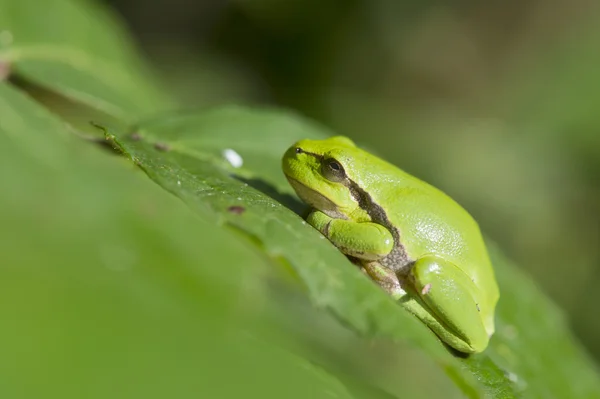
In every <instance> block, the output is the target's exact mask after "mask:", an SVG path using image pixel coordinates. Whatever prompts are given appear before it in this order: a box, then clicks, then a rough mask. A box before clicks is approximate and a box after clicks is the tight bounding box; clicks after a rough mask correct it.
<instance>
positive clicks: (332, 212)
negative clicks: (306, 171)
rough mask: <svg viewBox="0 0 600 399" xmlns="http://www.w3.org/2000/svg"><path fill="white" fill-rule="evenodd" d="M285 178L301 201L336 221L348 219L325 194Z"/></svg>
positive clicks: (291, 178)
mask: <svg viewBox="0 0 600 399" xmlns="http://www.w3.org/2000/svg"><path fill="white" fill-rule="evenodd" d="M285 177H286V178H287V179H288V181H289V182H290V185H291V186H292V188H293V189H294V191H296V194H298V196H299V197H300V199H301V200H302V201H304V202H306V203H307V204H309V205H310V206H312V207H313V208H315V209H318V210H319V211H321V212H323V213H324V214H326V215H327V216H329V217H331V218H334V219H348V217H346V215H344V214H343V213H342V212H340V210H339V207H338V206H337V205H336V204H335V203H334V202H333V201H332V200H330V199H329V198H327V197H325V196H324V195H323V194H321V193H319V192H317V191H315V190H313V189H311V188H310V187H308V186H306V185H304V184H302V183H301V182H300V181H298V180H296V179H294V178H293V177H290V176H288V175H285Z"/></svg>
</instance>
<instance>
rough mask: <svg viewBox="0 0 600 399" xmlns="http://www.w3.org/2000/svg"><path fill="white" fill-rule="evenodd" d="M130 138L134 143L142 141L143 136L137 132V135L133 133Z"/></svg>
mask: <svg viewBox="0 0 600 399" xmlns="http://www.w3.org/2000/svg"><path fill="white" fill-rule="evenodd" d="M129 138H130V139H131V140H132V141H140V140H141V139H142V135H141V134H139V133H137V132H135V133H131V135H130V136H129Z"/></svg>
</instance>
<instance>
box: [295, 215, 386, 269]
mask: <svg viewBox="0 0 600 399" xmlns="http://www.w3.org/2000/svg"><path fill="white" fill-rule="evenodd" d="M307 221H308V223H310V225H311V226H313V227H315V228H316V229H317V230H319V231H320V232H321V233H322V234H323V235H324V236H325V237H327V238H329V240H330V241H331V242H332V243H333V244H334V245H335V246H336V247H338V248H339V249H340V251H342V252H343V253H345V254H346V255H350V256H354V257H355V258H360V259H366V260H376V259H380V258H382V257H384V256H385V255H387V254H389V253H390V252H391V250H392V249H393V248H394V238H393V237H392V233H391V232H390V231H389V230H388V229H386V228H385V227H383V226H382V225H380V224H377V223H370V222H364V223H357V222H353V221H351V220H344V219H333V218H330V217H329V216H327V215H325V214H324V213H323V212H319V211H315V212H312V213H311V214H310V215H309V216H308V220H307Z"/></svg>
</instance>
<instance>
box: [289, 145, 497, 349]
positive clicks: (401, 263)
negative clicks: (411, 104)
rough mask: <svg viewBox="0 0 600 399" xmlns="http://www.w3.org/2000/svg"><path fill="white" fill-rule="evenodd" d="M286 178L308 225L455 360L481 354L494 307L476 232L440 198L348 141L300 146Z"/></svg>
mask: <svg viewBox="0 0 600 399" xmlns="http://www.w3.org/2000/svg"><path fill="white" fill-rule="evenodd" d="M282 166H283V171H284V173H285V175H286V177H287V179H288V181H289V182H290V184H291V186H292V187H293V188H294V190H295V191H296V193H297V194H298V196H299V197H300V198H301V199H302V200H303V201H304V202H306V203H307V204H309V205H310V206H311V207H312V208H313V209H312V211H311V213H310V214H309V216H308V218H307V221H308V223H309V224H310V225H312V226H313V227H315V228H316V229H317V230H319V231H320V232H321V233H322V234H323V235H324V236H325V237H327V238H328V239H329V240H330V241H331V242H332V243H333V244H334V245H335V246H336V247H337V248H338V249H339V250H340V251H341V252H342V253H344V254H345V255H347V256H348V257H349V258H350V259H351V260H352V261H353V262H354V263H356V264H358V265H359V266H361V267H362V270H363V271H364V272H366V274H368V275H369V276H370V277H371V278H372V279H373V280H374V281H375V282H376V283H377V284H378V285H379V286H380V287H381V288H383V289H384V290H385V291H387V292H388V293H389V294H391V295H392V296H393V297H394V298H397V299H398V301H399V303H401V304H402V306H403V307H404V308H405V309H407V310H408V311H409V312H410V313H412V314H414V315H415V316H416V317H417V318H419V319H420V320H421V321H422V322H423V323H425V324H426V325H427V326H428V327H429V328H430V329H431V330H433V332H435V333H436V334H437V335H438V337H440V339H441V340H442V341H444V342H445V343H446V344H448V345H449V346H451V347H453V348H455V349H456V350H458V351H461V352H465V353H476V352H481V351H483V350H484V349H485V348H486V347H487V345H488V342H489V339H490V337H491V335H492V334H493V333H494V310H495V307H496V303H497V301H498V298H499V291H498V286H497V284H496V279H495V276H494V271H493V269H492V265H491V262H490V259H489V256H488V253H487V249H486V246H485V243H484V240H483V238H482V235H481V232H480V230H479V226H478V225H477V223H476V222H475V220H474V219H473V218H472V217H471V215H470V214H469V213H468V212H467V211H466V210H465V209H463V208H462V207H461V206H460V205H459V204H458V203H457V202H455V201H454V200H453V199H451V198H450V197H449V196H447V195H446V194H444V193H443V192H441V191H440V190H438V189H437V188H435V187H433V186H431V185H429V184H427V183H425V182H423V181H422V180H419V179H417V178H416V177H413V176H411V175H409V174H408V173H406V172H404V171H402V170H400V169H398V168H397V167H395V166H394V165H392V164H390V163H388V162H386V161H384V160H382V159H380V158H378V157H376V156H374V155H372V154H370V153H369V152H367V151H364V150H362V149H360V148H358V147H357V146H356V145H355V144H354V143H353V142H352V141H351V140H350V139H349V138H347V137H343V136H336V137H331V138H328V139H325V140H301V141H299V142H297V143H295V144H294V145H293V146H292V147H290V149H289V150H288V151H287V152H286V153H285V155H284V156H283V160H282Z"/></svg>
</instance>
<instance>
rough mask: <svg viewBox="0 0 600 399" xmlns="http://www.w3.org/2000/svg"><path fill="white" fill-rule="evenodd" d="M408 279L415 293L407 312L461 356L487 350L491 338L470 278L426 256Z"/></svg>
mask: <svg viewBox="0 0 600 399" xmlns="http://www.w3.org/2000/svg"><path fill="white" fill-rule="evenodd" d="M408 279H409V280H410V282H411V284H410V285H411V286H412V287H414V290H415V292H414V293H412V294H413V295H414V300H407V301H405V303H404V304H403V305H404V307H405V308H407V309H408V310H409V311H410V312H412V313H414V314H415V315H416V316H417V317H419V318H420V319H421V320H422V321H423V322H424V323H425V324H426V325H428V326H429V327H430V328H431V329H432V330H433V331H434V332H435V333H436V334H437V335H439V336H440V338H442V340H443V341H445V342H447V343H448V344H450V346H452V347H454V348H455V349H458V350H460V351H461V352H466V353H474V352H480V351H482V350H483V349H485V348H486V346H487V344H488V341H489V336H488V332H487V331H486V328H485V325H484V322H483V320H484V317H482V313H481V308H480V304H479V303H478V302H477V298H480V297H481V295H480V294H479V289H478V288H477V286H476V285H475V283H474V282H473V280H471V278H470V277H469V276H467V275H466V274H465V273H464V272H463V271H462V270H460V269H459V268H458V267H457V266H456V265H454V264H453V263H451V262H448V261H445V260H443V259H440V258H437V257H435V256H425V257H423V258H420V259H418V260H417V261H416V262H415V263H414V266H413V268H412V269H411V271H410V274H409V276H408Z"/></svg>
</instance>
